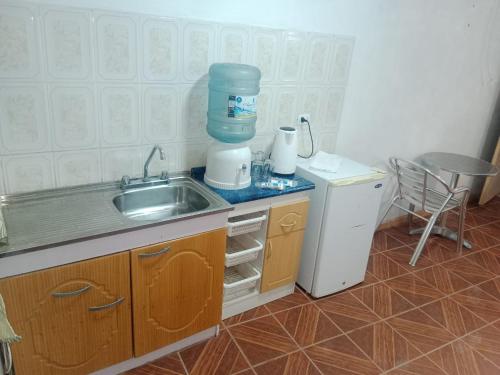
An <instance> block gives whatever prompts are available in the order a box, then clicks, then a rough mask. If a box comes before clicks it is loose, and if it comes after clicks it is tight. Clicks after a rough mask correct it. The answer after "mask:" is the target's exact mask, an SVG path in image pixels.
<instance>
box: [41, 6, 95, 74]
mask: <svg viewBox="0 0 500 375" xmlns="http://www.w3.org/2000/svg"><path fill="white" fill-rule="evenodd" d="M43 18H44V31H45V38H44V39H45V50H46V54H47V70H48V72H49V74H50V76H51V77H53V78H62V79H90V78H91V72H92V63H91V52H90V51H91V50H90V48H91V44H90V13H89V12H84V11H67V10H59V9H49V10H47V11H46V12H45V14H44V16H43Z"/></svg>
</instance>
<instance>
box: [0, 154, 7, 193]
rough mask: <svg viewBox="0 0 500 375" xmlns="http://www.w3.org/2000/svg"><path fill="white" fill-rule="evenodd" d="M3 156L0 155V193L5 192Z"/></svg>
mask: <svg viewBox="0 0 500 375" xmlns="http://www.w3.org/2000/svg"><path fill="white" fill-rule="evenodd" d="M2 159H3V158H2V157H0V195H4V194H6V193H7V187H6V185H5V174H4V173H3V170H4V168H3V160H2Z"/></svg>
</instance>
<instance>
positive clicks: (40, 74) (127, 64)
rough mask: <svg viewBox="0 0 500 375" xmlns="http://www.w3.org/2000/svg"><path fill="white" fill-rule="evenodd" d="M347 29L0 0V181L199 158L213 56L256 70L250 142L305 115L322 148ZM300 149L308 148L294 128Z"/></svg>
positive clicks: (60, 181) (335, 108) (17, 185)
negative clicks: (159, 149) (160, 150)
mask: <svg viewBox="0 0 500 375" xmlns="http://www.w3.org/2000/svg"><path fill="white" fill-rule="evenodd" d="M353 46H354V40H353V38H350V37H340V36H335V35H325V34H317V33H307V32H299V31H289V30H277V29H265V28H260V27H252V26H245V25H234V24H216V23H208V22H200V21H193V20H188V19H171V18H165V17H158V16H147V15H141V14H124V13H110V12H103V11H100V10H88V9H77V8H66V7H53V6H40V5H32V4H30V3H24V2H6V1H3V0H0V193H16V192H24V191H32V190H38V189H46V188H53V187H61V186H70V185H79V184H86V183H93V182H99V181H109V180H117V179H119V178H120V177H121V176H122V175H123V174H129V175H140V174H141V171H142V165H143V162H144V160H145V159H146V157H147V155H148V153H149V151H150V149H151V147H152V145H153V144H155V143H159V144H161V145H162V146H163V147H164V149H165V151H166V152H167V160H166V161H165V162H160V161H159V160H155V161H154V162H153V164H152V170H153V172H154V173H159V172H160V171H161V170H163V169H168V170H170V171H175V170H187V169H189V168H191V167H192V166H198V165H203V164H204V163H205V156H206V149H207V145H208V141H209V137H208V135H207V133H206V130H205V125H206V110H207V101H208V88H207V78H208V77H207V72H208V68H209V66H210V64H212V63H213V62H236V63H248V64H254V65H257V66H258V67H259V68H260V69H261V71H262V82H261V94H260V96H259V98H258V121H257V136H256V137H255V138H254V139H253V140H252V141H251V146H252V148H253V149H254V150H260V149H265V148H267V149H268V148H269V147H270V145H271V143H272V140H273V132H274V129H276V128H277V127H279V126H283V125H295V124H296V121H297V116H298V114H300V113H309V114H310V115H311V124H312V126H313V133H314V139H315V144H316V147H317V148H321V149H324V150H326V151H334V149H335V143H336V134H337V132H338V128H339V125H340V118H341V113H342V102H343V98H344V92H345V87H346V84H347V78H348V75H349V66H350V60H351V54H352V51H353ZM300 130H301V134H302V139H301V146H302V149H303V150H302V152H303V153H306V152H307V150H308V149H309V142H308V138H307V137H305V135H306V133H305V131H304V130H305V129H300Z"/></svg>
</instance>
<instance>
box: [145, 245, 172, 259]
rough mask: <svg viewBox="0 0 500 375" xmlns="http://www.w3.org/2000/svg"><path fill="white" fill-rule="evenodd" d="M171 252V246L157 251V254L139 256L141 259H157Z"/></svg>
mask: <svg viewBox="0 0 500 375" xmlns="http://www.w3.org/2000/svg"><path fill="white" fill-rule="evenodd" d="M169 251H170V246H168V247H165V248H163V249H161V250H160V251H157V252H156V253H142V254H139V256H140V257H141V258H151V257H157V256H159V255H162V254H165V253H168V252H169Z"/></svg>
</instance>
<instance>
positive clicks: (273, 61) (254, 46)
mask: <svg viewBox="0 0 500 375" xmlns="http://www.w3.org/2000/svg"><path fill="white" fill-rule="evenodd" d="M280 43H281V32H279V31H277V30H272V29H261V28H254V29H252V42H251V47H250V48H251V55H252V57H251V61H252V64H253V65H256V66H257V67H258V68H259V69H260V71H261V73H262V78H261V81H262V82H269V81H273V80H274V79H275V76H276V74H277V73H276V70H277V64H278V61H279V46H280Z"/></svg>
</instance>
